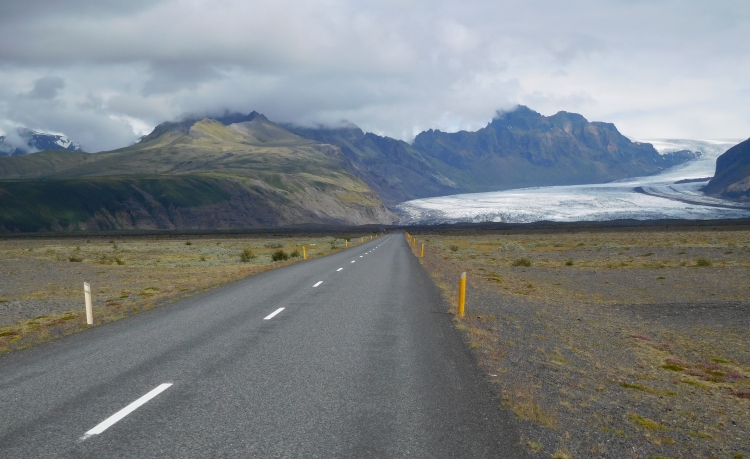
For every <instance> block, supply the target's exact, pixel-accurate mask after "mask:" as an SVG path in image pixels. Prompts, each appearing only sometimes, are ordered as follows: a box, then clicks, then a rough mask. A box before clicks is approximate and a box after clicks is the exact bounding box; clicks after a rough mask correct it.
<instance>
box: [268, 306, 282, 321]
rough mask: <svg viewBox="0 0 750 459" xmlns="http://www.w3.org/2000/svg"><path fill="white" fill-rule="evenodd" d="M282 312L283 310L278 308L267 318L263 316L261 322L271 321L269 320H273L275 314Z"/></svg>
mask: <svg viewBox="0 0 750 459" xmlns="http://www.w3.org/2000/svg"><path fill="white" fill-rule="evenodd" d="M283 310H284V308H279V309H277V310H275V311H274V312H272V313H270V314H268V315H267V316H265V317H264V318H263V320H271V319H273V316H275V315H276V314H278V313H280V312H281V311H283Z"/></svg>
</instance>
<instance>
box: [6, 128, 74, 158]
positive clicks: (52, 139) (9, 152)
mask: <svg viewBox="0 0 750 459" xmlns="http://www.w3.org/2000/svg"><path fill="white" fill-rule="evenodd" d="M17 134H18V137H20V139H21V140H22V142H23V144H22V145H12V144H11V143H10V142H6V138H5V136H0V156H16V155H25V154H27V153H32V152H35V151H45V150H65V151H82V150H81V146H80V145H78V144H77V143H74V142H73V141H71V140H70V139H68V138H67V137H65V136H63V135H59V134H45V133H43V132H37V131H32V130H30V129H24V128H19V129H17Z"/></svg>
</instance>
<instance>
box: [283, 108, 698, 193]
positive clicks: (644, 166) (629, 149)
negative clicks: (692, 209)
mask: <svg viewBox="0 0 750 459" xmlns="http://www.w3.org/2000/svg"><path fill="white" fill-rule="evenodd" d="M285 127H286V128H287V129H288V130H290V131H292V132H294V133H296V134H297V135H299V136H301V137H305V138H308V139H313V140H316V141H319V142H325V143H330V144H333V145H336V146H338V147H339V148H341V151H342V153H343V154H344V155H345V156H346V157H347V158H348V159H349V160H350V162H351V165H350V166H349V168H348V170H349V171H350V172H352V173H354V174H356V175H357V176H359V177H361V178H362V180H364V181H365V182H366V183H367V184H368V185H369V186H370V187H371V188H372V189H373V190H375V191H376V192H377V193H378V194H379V195H380V196H381V197H382V198H383V201H384V202H385V203H386V204H388V205H393V204H396V203H398V202H402V201H405V200H409V199H415V198H424V197H432V196H440V195H446V194H456V193H467V192H483V191H497V190H503V189H510V188H519V187H530V186H548V185H571V184H581V183H602V182H609V181H612V180H618V179H622V178H626V177H634V176H642V175H650V174H654V173H657V172H659V171H661V170H663V169H665V168H668V167H671V166H673V165H676V164H679V163H680V162H683V161H686V160H688V159H693V158H695V153H693V152H689V151H684V152H676V153H672V154H668V155H660V154H659V153H658V152H657V151H656V150H655V149H654V147H653V146H652V145H651V144H648V143H638V142H632V141H630V140H629V139H628V138H627V137H625V136H623V135H622V134H620V132H619V131H618V130H617V128H616V127H615V126H614V125H613V124H611V123H600V122H588V121H587V120H586V119H585V118H584V117H583V116H581V115H578V114H575V113H568V112H559V113H557V114H555V115H552V116H549V117H547V116H543V115H541V114H539V113H537V112H535V111H533V110H531V109H529V108H527V107H524V106H518V107H517V108H516V109H514V110H513V111H510V112H505V113H498V115H497V117H496V118H495V119H493V120H492V121H491V122H490V123H489V124H488V125H487V126H486V127H484V128H482V129H479V130H478V131H475V132H467V131H460V132H456V133H447V132H441V131H439V130H432V129H430V130H428V131H424V132H421V133H420V134H418V135H417V136H416V138H415V139H414V142H413V144H411V145H410V144H408V143H406V142H403V141H400V140H395V139H391V138H388V137H381V136H377V135H375V134H370V133H367V134H365V133H363V132H362V130H360V129H359V128H358V127H356V126H354V125H350V126H347V127H344V128H326V127H319V128H305V127H298V126H287V125H285Z"/></svg>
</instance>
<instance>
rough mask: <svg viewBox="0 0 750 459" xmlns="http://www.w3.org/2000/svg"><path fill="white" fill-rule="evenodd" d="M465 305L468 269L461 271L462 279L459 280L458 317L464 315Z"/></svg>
mask: <svg viewBox="0 0 750 459" xmlns="http://www.w3.org/2000/svg"><path fill="white" fill-rule="evenodd" d="M465 306H466V271H464V272H462V273H461V280H460V281H459V282H458V317H463V316H464V307H465Z"/></svg>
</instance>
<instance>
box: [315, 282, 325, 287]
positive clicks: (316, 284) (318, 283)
mask: <svg viewBox="0 0 750 459" xmlns="http://www.w3.org/2000/svg"><path fill="white" fill-rule="evenodd" d="M322 283H323V281H318V282H316V283H315V285H313V288H315V287H317V286H318V285H320V284H322Z"/></svg>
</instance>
